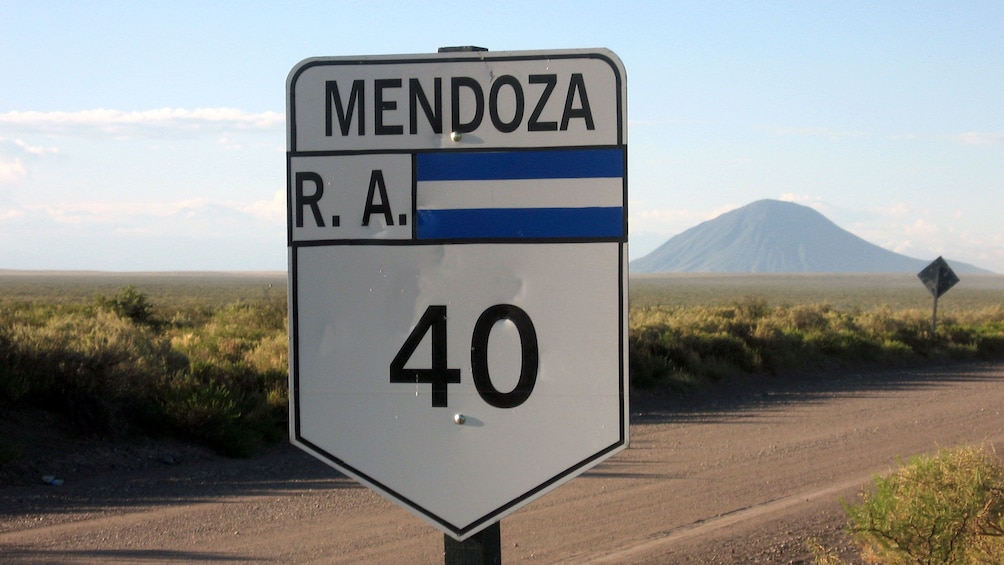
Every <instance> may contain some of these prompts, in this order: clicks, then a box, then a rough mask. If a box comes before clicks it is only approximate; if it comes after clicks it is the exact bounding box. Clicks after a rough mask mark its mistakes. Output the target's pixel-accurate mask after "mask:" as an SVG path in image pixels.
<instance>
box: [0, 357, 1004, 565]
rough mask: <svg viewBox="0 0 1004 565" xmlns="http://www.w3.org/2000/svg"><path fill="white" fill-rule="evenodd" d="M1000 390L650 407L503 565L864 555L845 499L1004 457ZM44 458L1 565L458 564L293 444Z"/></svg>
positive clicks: (841, 384) (730, 389)
mask: <svg viewBox="0 0 1004 565" xmlns="http://www.w3.org/2000/svg"><path fill="white" fill-rule="evenodd" d="M1002 385H1004V365H999V364H998V365H966V366H962V367H948V368H935V369H929V370H919V371H918V370H909V371H906V370H903V371H869V372H841V373H825V374H815V375H804V376H793V377H789V378H784V379H780V378H772V377H760V378H756V379H744V380H743V381H742V382H741V383H739V382H731V383H722V384H721V385H718V386H715V387H712V388H710V389H708V390H706V391H704V392H702V393H700V394H690V395H687V396H679V395H663V396H660V395H652V394H647V395H641V394H636V395H633V397H632V409H631V412H632V427H631V434H632V436H631V447H630V448H629V449H628V450H626V451H624V452H622V453H620V454H618V455H617V456H615V457H614V458H612V459H611V460H609V461H607V462H606V463H604V464H602V465H600V466H599V467H597V468H595V469H593V470H592V471H590V472H588V473H586V474H584V475H583V476H581V477H579V478H577V479H575V480H573V481H571V482H570V483H568V484H566V485H564V486H562V487H560V488H558V489H557V490H555V491H554V492H552V493H549V494H547V495H545V496H544V497H542V498H541V499H539V500H537V501H535V502H533V503H531V504H529V505H528V506H526V507H525V508H523V509H520V510H519V511H517V512H515V513H514V514H512V515H511V516H508V517H506V518H505V519H503V520H502V524H501V526H502V527H501V531H502V557H503V562H506V563H523V562H527V563H645V564H657V563H658V564H662V563H674V564H697V563H702V564H727V563H728V564H731V563H736V564H739V563H743V564H751V563H761V564H771V565H775V564H776V565H780V564H800V563H811V562H812V561H811V555H810V553H809V552H808V550H807V549H806V540H808V539H811V538H817V539H819V540H820V541H821V542H822V543H823V544H824V545H826V546H829V547H833V548H836V549H839V550H841V551H843V552H844V554H845V555H848V556H849V555H852V554H851V553H850V546H849V543H848V541H847V539H846V538H845V537H844V535H843V534H842V528H843V526H844V523H845V519H844V516H843V511H842V509H841V505H840V501H841V499H843V500H854V499H855V498H856V496H857V493H858V492H859V491H860V490H861V488H862V487H864V486H865V485H867V483H868V482H869V480H870V478H871V476H872V475H873V474H874V473H879V472H884V471H887V470H890V469H892V468H894V467H895V466H896V464H897V461H898V460H899V459H900V458H905V457H908V456H910V455H913V454H917V453H922V452H932V451H934V450H936V449H937V448H939V447H948V446H953V445H958V444H963V443H966V444H971V443H976V444H979V443H982V442H988V443H993V444H996V445H997V447H998V448H999V450H1000V451H1004V449H1000V448H1004V419H1002V416H1001V411H1002V409H1004V386H1002ZM22 424H24V423H23V422H22ZM4 431H5V433H13V432H12V431H11V430H10V429H7V430H4ZM43 440H44V437H43ZM39 453H40V454H42V453H47V452H45V451H44V450H40V451H39ZM38 457H39V458H37V459H35V460H33V462H32V464H31V465H27V466H24V467H22V468H21V469H20V470H19V474H18V473H14V474H13V475H12V474H10V473H8V476H6V477H5V479H6V480H7V481H8V482H13V483H15V484H11V485H9V486H4V487H0V561H3V562H4V563H14V564H21V563H68V564H70V563H72V564H76V563H443V535H442V534H441V533H439V532H438V531H437V530H435V529H433V528H432V527H431V526H429V525H427V524H426V523H425V522H423V521H422V520H419V519H418V518H415V517H414V516H413V515H412V514H410V513H408V512H406V511H404V510H401V509H400V508H398V507H397V506H395V505H394V504H392V503H390V502H388V501H386V500H384V499H383V498H382V497H380V496H379V495H377V494H374V493H372V492H370V491H368V490H367V489H365V488H363V487H360V486H358V485H356V484H355V483H353V482H352V481H350V480H348V479H345V478H343V477H340V476H339V475H338V474H336V473H335V472H334V471H332V470H331V469H329V468H328V467H326V466H325V465H323V464H321V463H319V462H317V461H315V460H313V459H311V458H310V457H308V456H307V455H305V454H302V453H300V452H299V451H297V450H295V449H294V448H292V447H289V446H279V447H276V448H274V449H271V450H269V451H268V452H267V453H264V454H262V455H260V456H258V457H255V458H252V459H248V460H228V459H221V458H219V457H216V456H213V455H212V454H210V453H208V452H206V451H204V450H201V449H198V448H193V447H191V446H185V445H182V444H172V443H165V442H161V443H150V444H129V445H122V444H97V445H95V444H89V445H88V446H86V448H85V447H84V446H81V445H78V446H68V447H66V449H64V450H63V451H62V452H61V453H60V454H58V455H52V454H51V453H50V454H49V455H48V456H45V457H43V456H42V455H39V456H38ZM43 473H44V474H50V475H53V476H54V477H56V478H57V479H61V480H63V484H61V485H58V486H54V485H46V484H43V483H42V481H41V474H43ZM852 562H853V561H852Z"/></svg>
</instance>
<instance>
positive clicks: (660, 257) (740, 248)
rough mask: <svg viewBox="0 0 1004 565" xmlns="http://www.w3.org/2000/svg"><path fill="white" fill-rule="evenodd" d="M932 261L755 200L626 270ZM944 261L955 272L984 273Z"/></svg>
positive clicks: (861, 267)
mask: <svg viewBox="0 0 1004 565" xmlns="http://www.w3.org/2000/svg"><path fill="white" fill-rule="evenodd" d="M933 259H934V257H932V258H931V259H929V260H924V259H914V258H912V257H907V256H906V255H900V254H899V253H894V252H892V251H889V250H888V249H883V248H881V247H879V246H878V245H875V244H872V243H868V242H867V241H865V240H863V239H861V238H860V237H858V236H856V235H854V234H852V233H851V232H849V231H847V230H845V229H843V228H841V227H839V226H837V225H836V224H834V223H833V222H831V221H830V220H828V219H827V218H826V217H825V216H823V215H822V214H820V213H819V212H817V211H815V210H813V209H812V208H809V207H808V206H802V205H800V204H794V203H792V202H782V201H780V200H758V201H756V202H753V203H752V204H748V205H746V206H743V207H742V208H739V209H736V210H733V211H731V212H727V213H725V214H722V215H721V216H718V217H717V218H715V219H713V220H709V221H707V222H704V223H701V224H699V225H697V226H695V227H692V228H690V229H688V230H686V231H684V232H682V233H680V234H678V235H676V236H674V237H673V238H671V239H670V240H669V241H667V242H666V243H664V244H662V245H661V246H659V248H658V249H656V250H655V251H653V252H651V253H649V254H648V255H646V256H644V257H641V258H640V259H636V260H634V261H632V262H631V265H630V268H631V272H632V273H666V272H711V273H898V272H910V273H917V272H920V270H921V269H923V268H924V267H926V266H927V265H928V264H929V263H930V262H931V261H932V260H933ZM949 263H950V264H951V266H952V269H953V270H955V271H956V272H957V273H965V274H973V273H981V274H990V271H986V270H984V269H980V268H978V267H974V266H972V265H967V264H965V263H959V262H953V261H949Z"/></svg>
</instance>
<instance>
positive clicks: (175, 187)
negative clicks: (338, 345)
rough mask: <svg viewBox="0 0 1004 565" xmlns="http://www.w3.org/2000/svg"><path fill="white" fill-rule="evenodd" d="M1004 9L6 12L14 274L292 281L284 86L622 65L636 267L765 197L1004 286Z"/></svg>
mask: <svg viewBox="0 0 1004 565" xmlns="http://www.w3.org/2000/svg"><path fill="white" fill-rule="evenodd" d="M1001 30H1004V2H999V1H996V0H993V1H985V2H980V1H965V0H960V1H943V2H928V1H923V0H920V1H911V2H901V1H896V0H888V1H883V2H871V1H861V2H857V1H845V2H832V1H791V2H766V1H764V2H747V1H736V2H714V1H696V2H674V1H667V0H660V1H652V2H647V1H639V2H631V1H628V0H622V1H617V2H612V1H609V0H607V1H603V2H596V1H591V0H578V1H569V2H566V1H541V0H535V1H522V0H507V1H506V2H499V1H497V0H496V1H491V2H481V1H477V0H468V1H465V2H440V1H435V0H426V1H422V2H404V1H398V2H379V1H367V2H348V1H337V0H328V1H324V2H297V1H289V2H225V1H221V2H206V1H199V2H189V1H173V2H132V1H129V2H119V1H105V2H88V1H73V2H56V1H51V0H34V1H31V2H28V1H24V0H0V269H21V270H40V269H44V270H103V271H179V270H185V271H190V270H214V271H215V270H225V271H235V270H236V271H262V270H266V271H282V270H285V269H286V266H287V250H286V228H285V226H286V209H285V200H286V197H285V192H286V160H285V148H286V138H285V136H286V129H285V100H286V92H285V88H286V77H287V75H288V74H289V72H290V70H291V69H292V67H293V66H294V65H296V64H297V63H298V62H299V61H301V60H303V59H306V58H310V57H320V56H364V55H379V54H388V55H389V54H413V53H434V52H436V50H437V49H438V48H439V47H443V46H453V45H478V46H483V47H487V48H489V49H490V50H492V51H512V50H538V49H569V48H598V47H602V48H608V49H610V50H612V51H613V52H614V53H616V54H617V55H618V57H619V58H620V59H621V61H622V62H623V64H624V66H625V68H626V71H627V91H628V155H629V157H628V163H629V167H628V179H629V189H628V191H629V197H628V203H629V249H630V256H631V258H638V257H641V256H643V255H645V254H647V253H649V252H651V251H652V250H654V249H655V248H656V247H657V246H658V245H660V244H661V243H663V242H665V241H666V240H668V239H669V238H671V237H672V236H674V235H676V234H678V233H680V232H682V231H684V230H686V229H688V228H690V227H693V226H695V225H697V224H699V223H701V222H704V221H707V220H710V219H712V218H714V217H716V216H718V215H720V214H722V213H724V212H727V211H729V210H732V209H735V208H738V207H740V206H743V205H746V204H749V203H751V202H754V201H756V200H760V199H764V198H772V199H780V200H787V201H792V202H797V203H800V204H804V205H807V206H811V207H812V208H814V209H816V210H818V211H819V212H821V213H823V214H824V215H825V216H827V217H828V218H829V219H831V220H832V221H834V222H835V223H836V224H837V225H839V226H840V227H842V228H844V229H846V230H849V231H851V232H852V233H854V234H856V235H858V236H860V237H862V238H864V239H866V240H868V241H870V242H872V243H875V244H877V245H880V246H882V247H884V248H886V249H890V250H892V251H896V252H899V253H903V254H906V255H909V256H912V257H917V258H922V259H925V258H930V259H934V258H935V257H937V256H939V255H944V256H945V257H946V258H947V259H949V261H952V260H956V261H963V262H966V263H970V264H974V265H977V266H979V267H982V268H985V269H989V270H992V271H994V272H998V273H1004V221H1002V220H1004V72H1001V71H1002V69H1004V33H1001Z"/></svg>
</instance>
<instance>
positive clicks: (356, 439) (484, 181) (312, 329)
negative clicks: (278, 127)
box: [286, 49, 628, 552]
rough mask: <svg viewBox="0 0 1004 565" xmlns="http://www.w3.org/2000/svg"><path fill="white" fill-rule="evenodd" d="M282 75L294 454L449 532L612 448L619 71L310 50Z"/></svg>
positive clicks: (620, 435)
mask: <svg viewBox="0 0 1004 565" xmlns="http://www.w3.org/2000/svg"><path fill="white" fill-rule="evenodd" d="M286 86H287V130H288V131H287V154H286V155H287V157H286V162H287V211H288V214H287V225H288V228H287V241H288V248H289V277H290V284H289V289H290V439H291V441H292V442H293V443H294V444H295V445H297V446H298V447H300V448H301V449H303V450H305V451H307V452H308V453H310V454H312V455H314V456H315V457H317V458H319V459H320V460H322V461H324V462H325V463H327V464H329V465H331V466H332V467H335V468H336V469H338V470H340V471H342V472H343V473H345V474H347V475H348V476H350V477H352V478H354V479H356V480H358V481H359V482H361V483H363V484H365V485H367V486H369V487H370V488H372V489H374V490H375V491H377V492H378V493H380V494H382V495H384V496H386V497H388V498H389V499H391V500H392V501H394V502H396V503H397V504H399V505H401V506H402V507H404V508H405V509H407V510H409V511H411V512H412V513H414V514H415V515H416V516H419V517H420V518H422V519H424V520H426V521H428V522H429V523H430V524H432V525H433V526H435V527H437V528H439V529H440V530H442V531H443V532H444V533H445V534H446V535H447V536H449V537H451V538H453V539H454V540H456V541H458V542H464V541H465V540H468V539H471V538H474V537H476V536H477V535H478V534H479V532H483V531H484V532H489V531H491V530H493V529H494V530H495V531H496V532H497V528H498V522H499V520H500V519H501V518H502V517H504V516H506V515H508V514H509V513H511V512H514V511H515V510H517V509H518V508H520V507H522V506H523V505H525V504H527V503H529V502H530V501H532V500H534V499H536V498H537V497H539V496H541V495H543V494H544V493H546V492H548V491H550V490H551V489H553V488H555V487H557V486H558V485H560V484H562V483H564V482H566V481H568V480H570V479H572V478H573V477H575V476H578V475H579V474H581V473H583V472H585V471H586V470H588V469H590V468H592V467H593V466H595V465H597V464H599V463H600V462H601V461H603V460H605V459H606V458H608V457H610V456H611V455H613V454H614V453H616V452H618V451H620V450H622V449H624V448H625V447H626V446H627V442H628V408H627V401H628V384H627V383H628V381H627V377H628V371H627V313H628V308H627V298H628V266H627V261H628V255H627V109H626V103H627V90H626V86H625V74H624V68H623V66H622V64H621V62H620V60H619V59H618V58H617V57H616V56H615V55H614V54H613V53H611V52H610V51H607V50H605V49H592V50H561V51H523V52H488V51H475V50H468V49H463V50H460V51H447V52H442V53H434V54H426V55H401V56H373V57H336V58H316V59H307V60H305V61H303V62H301V63H299V64H298V65H296V66H295V67H294V68H293V69H292V71H291V72H290V75H289V78H288V80H287V85H286ZM485 535H487V536H489V537H490V536H491V535H490V534H485ZM494 535H495V536H496V537H497V535H498V534H497V533H496V534H494ZM493 539H494V538H493ZM472 543H475V544H477V543H480V544H481V546H483V547H489V546H491V545H493V544H494V545H498V543H497V542H491V541H490V540H486V539H484V538H480V541H475V542H472ZM451 547H454V546H453V544H447V550H448V552H452V549H450V548H451ZM457 547H467V546H466V545H464V544H461V545H460V546H457ZM464 551H466V550H464Z"/></svg>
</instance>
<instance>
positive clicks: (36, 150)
mask: <svg viewBox="0 0 1004 565" xmlns="http://www.w3.org/2000/svg"><path fill="white" fill-rule="evenodd" d="M14 145H17V146H18V147H20V148H21V149H22V150H23V151H24V152H25V153H27V154H29V155H55V154H57V153H59V148H58V147H42V146H38V145H28V144H27V143H26V142H25V141H23V140H21V139H15V140H14Z"/></svg>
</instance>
